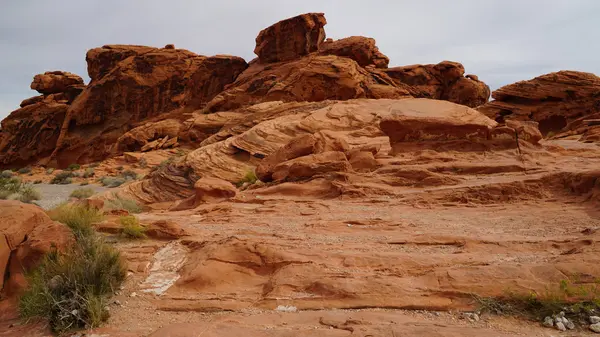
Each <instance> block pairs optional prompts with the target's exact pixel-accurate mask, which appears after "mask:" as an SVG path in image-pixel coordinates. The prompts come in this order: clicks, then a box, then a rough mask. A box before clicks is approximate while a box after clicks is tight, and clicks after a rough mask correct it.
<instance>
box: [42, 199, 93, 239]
mask: <svg viewBox="0 0 600 337" xmlns="http://www.w3.org/2000/svg"><path fill="white" fill-rule="evenodd" d="M48 215H49V216H50V218H51V219H52V220H54V221H58V222H62V223H63V224H65V225H67V226H69V228H71V230H72V231H73V233H75V234H76V235H77V236H86V235H90V234H92V233H93V232H94V229H93V227H92V224H94V223H97V222H100V221H102V220H103V219H104V215H103V213H102V211H100V210H97V209H95V208H92V207H86V206H83V205H70V204H62V205H59V206H58V207H56V208H55V209H53V210H51V211H49V212H48Z"/></svg>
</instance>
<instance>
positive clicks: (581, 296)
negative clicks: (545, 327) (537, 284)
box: [476, 280, 600, 320]
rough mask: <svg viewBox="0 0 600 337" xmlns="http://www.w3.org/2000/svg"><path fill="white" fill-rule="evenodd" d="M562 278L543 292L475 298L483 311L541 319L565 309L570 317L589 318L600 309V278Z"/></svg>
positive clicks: (510, 293)
mask: <svg viewBox="0 0 600 337" xmlns="http://www.w3.org/2000/svg"><path fill="white" fill-rule="evenodd" d="M576 283H579V282H572V281H570V280H562V281H560V283H559V284H558V286H555V287H552V288H547V289H546V291H545V292H542V293H535V292H531V293H525V294H524V293H516V292H507V293H506V295H505V296H502V297H500V298H480V297H476V299H477V301H478V302H479V305H480V309H481V310H482V311H486V312H490V313H493V314H499V315H510V316H519V317H525V318H528V319H537V320H541V319H543V318H544V317H546V316H552V315H555V314H558V313H560V312H561V311H564V312H566V313H567V316H570V317H571V318H580V319H584V320H587V316H586V315H589V313H590V312H595V311H599V310H600V280H596V281H595V282H591V283H580V284H579V285H575V284H576Z"/></svg>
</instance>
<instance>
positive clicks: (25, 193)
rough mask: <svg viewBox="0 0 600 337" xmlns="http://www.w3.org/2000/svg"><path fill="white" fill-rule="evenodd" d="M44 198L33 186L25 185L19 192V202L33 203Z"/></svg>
mask: <svg viewBox="0 0 600 337" xmlns="http://www.w3.org/2000/svg"><path fill="white" fill-rule="evenodd" d="M41 198H42V196H41V195H40V192H38V191H37V190H36V189H35V188H34V187H33V186H32V185H30V184H24V185H22V186H21V190H20V191H19V198H18V199H17V200H19V201H21V202H24V203H28V204H29V203H31V202H32V201H34V200H40V199H41Z"/></svg>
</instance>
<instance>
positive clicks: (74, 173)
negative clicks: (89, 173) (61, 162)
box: [72, 172, 81, 178]
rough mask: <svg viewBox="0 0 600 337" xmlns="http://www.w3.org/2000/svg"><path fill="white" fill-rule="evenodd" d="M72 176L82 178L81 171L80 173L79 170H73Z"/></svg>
mask: <svg viewBox="0 0 600 337" xmlns="http://www.w3.org/2000/svg"><path fill="white" fill-rule="evenodd" d="M72 177H73V178H81V173H79V172H73V175H72Z"/></svg>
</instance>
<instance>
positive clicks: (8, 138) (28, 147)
mask: <svg viewBox="0 0 600 337" xmlns="http://www.w3.org/2000/svg"><path fill="white" fill-rule="evenodd" d="M50 96H53V95H50ZM68 107H69V105H68V104H66V103H65V102H63V103H59V102H56V101H54V100H53V99H52V97H47V98H45V99H42V100H41V101H39V102H37V103H33V104H27V105H24V107H23V108H21V109H18V110H15V111H13V112H12V113H11V114H10V115H9V116H8V117H7V118H6V119H4V120H3V121H2V135H3V137H1V138H0V166H5V167H23V166H26V165H28V164H30V163H32V162H36V161H38V160H40V159H42V158H47V157H49V156H50V154H52V152H53V151H54V148H55V147H56V142H57V140H58V135H59V133H60V129H61V127H62V124H63V121H64V119H65V115H66V113H67V109H68Z"/></svg>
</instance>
